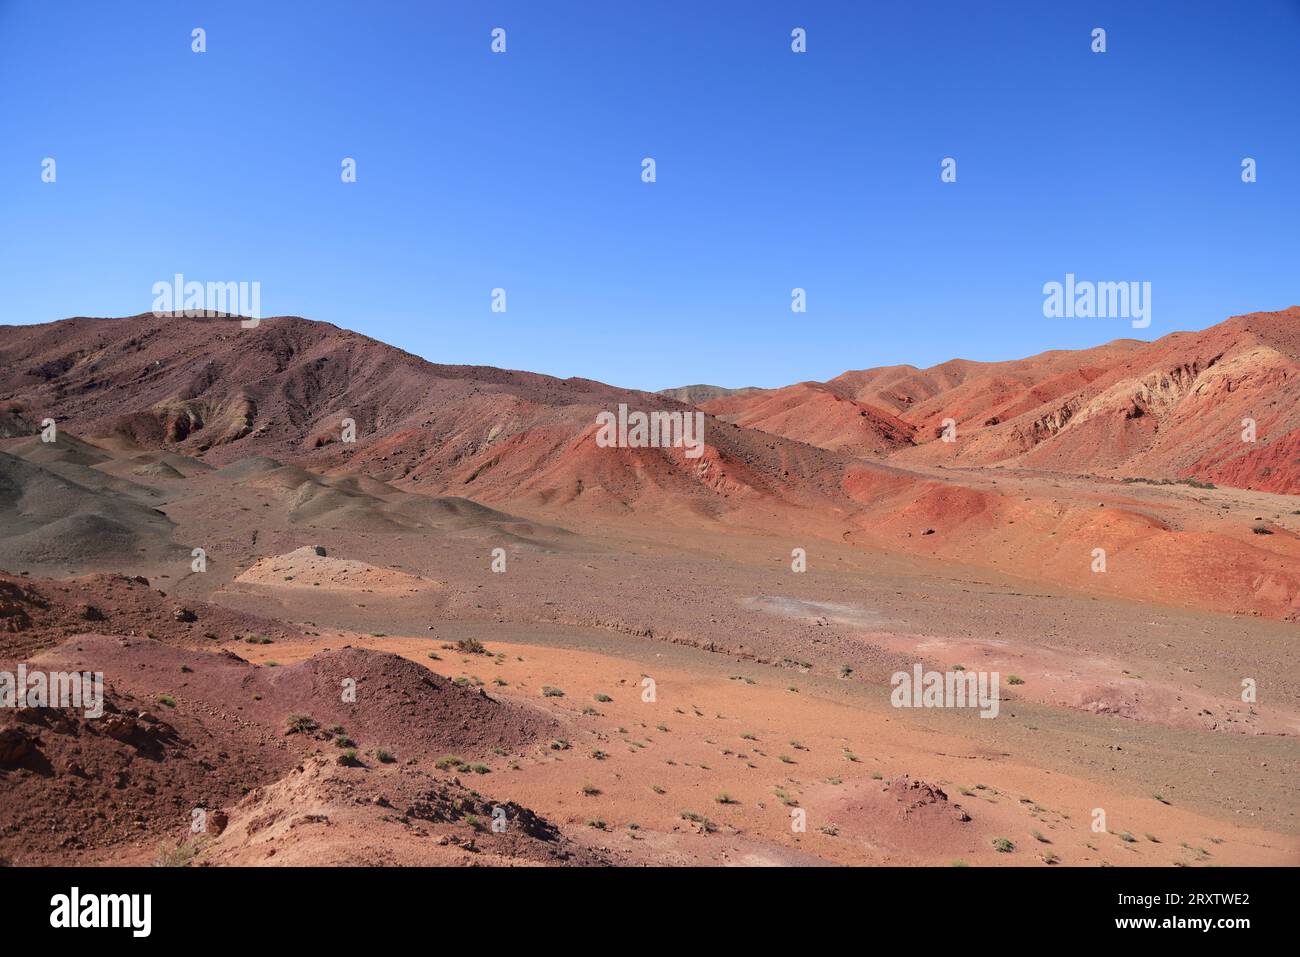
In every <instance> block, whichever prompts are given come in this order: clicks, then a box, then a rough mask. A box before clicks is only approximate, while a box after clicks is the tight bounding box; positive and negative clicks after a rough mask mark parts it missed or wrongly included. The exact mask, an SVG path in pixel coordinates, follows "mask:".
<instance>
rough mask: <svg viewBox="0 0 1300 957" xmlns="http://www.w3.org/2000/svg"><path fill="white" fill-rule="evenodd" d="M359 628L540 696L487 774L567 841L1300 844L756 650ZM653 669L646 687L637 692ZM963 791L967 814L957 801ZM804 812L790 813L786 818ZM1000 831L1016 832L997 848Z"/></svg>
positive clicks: (1131, 857)
mask: <svg viewBox="0 0 1300 957" xmlns="http://www.w3.org/2000/svg"><path fill="white" fill-rule="evenodd" d="M348 637H349V636H345V635H335V636H323V637H322V639H320V640H321V641H324V642H325V643H326V644H329V643H331V642H332V641H337V640H345V639H346V638H348ZM352 640H356V638H355V636H352ZM365 643H366V645H367V646H370V647H375V648H379V649H383V650H386V651H393V652H396V653H398V654H401V655H403V656H407V657H409V658H411V659H412V660H414V661H419V662H420V663H422V664H425V665H427V666H428V667H430V668H432V669H433V670H435V671H437V672H439V673H441V674H443V675H446V676H447V677H450V678H453V679H454V678H468V679H469V680H470V681H471V682H474V683H477V682H478V681H480V680H481V681H483V682H485V684H486V685H487V686H488V687H489V688H491V690H492V693H493V694H494V695H497V696H500V697H502V698H504V699H506V700H512V699H516V700H519V701H521V702H528V703H531V704H537V703H539V702H541V703H544V704H546V705H548V706H549V707H550V709H551V710H552V711H553V712H554V714H555V715H556V716H557V718H558V719H560V720H561V721H562V722H564V723H565V724H566V725H567V726H568V727H569V728H570V729H571V730H570V731H569V732H568V736H567V737H566V738H564V739H563V741H564V745H563V749H562V750H560V749H553V750H552V751H551V752H550V753H545V754H544V755H543V756H542V757H541V758H534V759H518V760H516V761H513V762H505V763H502V764H500V765H498V766H495V767H493V770H492V785H493V787H494V789H495V791H496V792H497V793H500V794H507V795H509V796H510V797H511V798H512V799H514V800H517V801H519V802H520V803H524V804H527V805H528V806H530V807H533V808H535V809H537V810H538V811H539V812H540V813H543V814H545V815H546V816H548V817H549V818H551V819H552V820H556V821H559V822H563V824H565V825H567V826H569V827H571V828H573V831H572V832H571V833H574V834H575V835H577V839H579V840H585V842H587V843H590V844H591V845H592V846H594V847H599V848H602V849H612V850H617V851H620V852H623V853H625V854H628V855H630V856H631V857H632V858H633V859H635V860H639V861H645V862H653V863H714V864H797V863H807V862H811V861H812V860H814V859H817V860H822V861H828V862H833V863H839V864H897V863H908V864H928V865H945V864H952V863H954V862H957V861H963V862H965V863H968V864H987V865H1040V866H1041V865H1043V864H1045V863H1048V862H1049V861H1050V862H1051V863H1061V864H1081V865H1100V864H1105V865H1126V864H1142V865H1194V864H1204V863H1217V864H1279V865H1280V864H1296V863H1300V839H1297V838H1296V837H1295V836H1294V835H1284V834H1280V833H1277V832H1274V831H1269V830H1267V829H1262V828H1260V827H1258V826H1252V824H1253V822H1250V821H1249V820H1248V819H1247V820H1245V821H1240V820H1239V821H1229V820H1225V819H1223V818H1222V817H1218V818H1216V817H1213V816H1207V815H1204V814H1199V813H1196V812H1195V811H1191V810H1188V809H1184V808H1182V807H1179V806H1177V805H1176V804H1171V803H1165V802H1163V801H1161V800H1158V799H1156V798H1155V797H1153V796H1152V795H1151V794H1145V793H1141V792H1138V791H1136V789H1135V788H1134V787H1133V786H1131V785H1130V786H1124V785H1123V784H1120V783H1115V784H1112V783H1102V782H1099V781H1097V780H1095V779H1091V780H1090V779H1089V778H1087V777H1083V776H1078V775H1070V774H1065V773H1059V772H1053V771H1051V770H1046V769H1043V768H1041V767H1037V766H1035V765H1034V764H1033V763H1032V762H1033V758H1034V754H1033V752H1032V751H1031V750H1025V751H1023V752H1022V751H1021V750H1020V749H1018V748H1017V749H1016V751H1014V752H1005V751H998V750H994V749H990V748H988V747H987V746H984V745H983V744H981V743H980V742H976V741H972V740H970V739H968V738H965V737H963V736H961V735H957V734H952V733H947V732H945V731H937V730H933V729H928V728H924V727H916V726H913V725H912V723H911V722H910V721H909V720H908V716H907V715H906V714H905V713H903V712H899V711H896V710H893V709H889V708H888V707H885V708H881V707H880V706H879V704H878V703H875V704H872V703H866V702H862V701H860V700H843V696H841V695H833V694H826V693H824V692H823V691H822V690H821V689H818V688H815V687H808V686H804V687H798V685H799V684H800V682H799V681H798V680H797V679H795V680H792V681H790V682H788V683H787V682H786V681H779V680H776V679H778V678H779V677H780V676H778V675H774V674H773V673H772V669H770V668H762V667H756V666H754V665H753V664H751V663H745V662H737V663H733V664H732V665H731V666H730V668H728V669H727V670H728V671H729V672H730V673H728V674H723V673H721V672H720V671H719V670H718V668H717V663H716V662H709V664H708V665H706V666H705V667H702V668H700V667H697V668H690V667H687V666H688V665H689V664H690V663H691V659H694V658H696V657H697V656H698V655H699V653H698V652H689V651H686V650H683V649H678V650H677V652H676V654H674V655H662V654H659V653H654V652H651V651H649V650H648V649H646V648H644V647H639V648H637V649H636V651H637V652H638V653H636V654H634V655H633V656H631V657H624V656H622V655H618V654H613V653H605V654H598V653H595V652H592V651H578V650H573V649H567V648H557V647H554V646H543V645H536V644H522V643H516V642H514V641H509V642H501V643H495V642H491V641H487V642H486V646H487V649H488V651H490V652H499V653H500V655H499V657H484V656H465V655H461V654H458V653H457V652H455V651H454V650H448V649H445V648H442V644H444V643H443V642H439V641H437V640H430V639H420V638H368V639H365ZM319 647H320V645H319V644H317V643H315V642H313V643H312V644H297V645H283V644H282V645H277V646H276V647H275V648H274V649H273V650H271V649H266V648H259V649H256V650H254V651H253V652H252V654H251V656H250V657H252V659H253V660H258V658H269V657H270V656H271V655H272V654H274V656H275V658H276V659H277V660H279V661H281V662H284V661H292V660H296V659H298V658H300V657H307V656H309V655H311V654H312V653H313V652H314V651H316V650H318V649H319ZM434 649H439V650H434ZM431 650H433V653H434V654H436V655H438V656H439V659H438V660H431V659H430V658H429V654H430V651H431ZM665 658H670V659H671V661H666V660H664V659H665ZM646 678H650V679H652V680H653V683H654V684H653V688H654V700H653V701H647V700H645V696H646V687H645V685H644V682H645V680H646ZM544 688H558V689H559V690H562V691H563V692H564V694H563V697H559V696H554V697H548V696H546V695H545V694H544V692H543V689H544ZM792 688H797V690H791V689H792ZM606 698H608V699H609V700H605V699H606ZM837 699H838V700H837ZM902 778H907V779H910V780H912V781H922V782H926V783H928V784H930V785H933V786H935V787H937V788H939V789H941V790H942V791H944V792H945V794H946V800H938V801H935V802H933V803H928V804H922V805H920V806H918V807H912V804H913V803H914V802H913V799H911V798H910V797H907V796H906V795H905V796H904V797H902V798H900V797H898V796H896V795H895V794H894V793H892V792H891V790H890V785H891V784H895V783H896V782H898V781H899V780H900V779H902ZM1165 800H1166V801H1168V800H1169V798H1167V797H1166V798H1165ZM958 807H959V808H960V809H961V811H964V812H965V814H966V815H967V816H969V818H970V820H968V821H961V820H959V817H960V816H961V815H960V814H959V812H958V811H957V810H956V809H957V808H958ZM1097 809H1101V810H1102V811H1103V812H1104V814H1105V818H1104V821H1105V827H1104V828H1103V829H1102V831H1101V832H1100V833H1097V832H1094V831H1093V829H1092V823H1093V821H1094V814H1095V812H1096V810H1097ZM797 811H802V812H804V814H803V815H802V821H797V820H796V818H795V817H792V812H797ZM684 815H685V816H684ZM697 816H698V818H700V819H702V820H699V819H697ZM800 823H801V824H802V828H803V829H802V830H800V829H799V827H798V824H800ZM584 827H585V828H586V829H587V830H588V831H589V832H590V833H589V834H587V835H586V836H585V838H584V837H583V836H582V829H583V828H584ZM1003 837H1004V838H1007V839H1008V840H1010V841H1011V842H1012V843H1013V844H1014V845H1015V849H1014V850H1012V851H1010V852H999V851H997V850H995V848H994V844H993V842H994V840H995V839H996V838H1003ZM1130 837H1132V838H1135V839H1134V840H1132V841H1130V840H1129V838H1130Z"/></svg>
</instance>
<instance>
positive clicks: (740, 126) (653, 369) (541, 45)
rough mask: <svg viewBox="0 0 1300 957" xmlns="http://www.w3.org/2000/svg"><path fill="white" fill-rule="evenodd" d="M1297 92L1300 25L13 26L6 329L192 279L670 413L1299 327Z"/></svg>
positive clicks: (1277, 5)
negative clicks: (1081, 314)
mask: <svg viewBox="0 0 1300 957" xmlns="http://www.w3.org/2000/svg"><path fill="white" fill-rule="evenodd" d="M123 11H129V12H123ZM196 26H201V27H204V28H205V29H206V30H207V43H208V51H207V52H206V53H204V54H201V55H199V54H194V53H192V52H191V50H190V43H191V40H190V31H191V29H192V28H193V27H196ZM498 26H499V27H503V28H505V29H506V31H507V46H508V50H507V52H506V53H505V54H504V55H494V54H493V53H491V51H490V50H489V42H490V36H489V34H490V31H491V30H492V28H493V27H498ZM796 26H802V27H805V28H806V29H807V31H808V48H809V49H808V53H806V54H804V55H796V54H794V53H792V52H791V51H790V36H789V35H790V30H791V29H792V28H793V27H796ZM1097 26H1100V27H1104V28H1105V29H1106V30H1107V45H1108V52H1106V53H1105V54H1093V53H1092V52H1090V42H1091V41H1090V32H1091V30H1092V28H1094V27H1097ZM1298 80H1300V0H1242V2H1234V3H1228V2H1199V0H1186V2H1184V0H1177V2H1174V0H1169V2H1140V3H1138V2H1131V0H1124V2H1113V3H1105V2H1091V3H1083V2H1078V3H1075V2H1061V0H1052V2H1025V3H997V2H990V3H983V2H981V3H975V2H968V0H952V2H923V0H907V2H901V0H900V2H891V3H866V2H843V3H841V2H829V0H818V2H803V3H800V2H756V0H735V2H715V0H711V2H707V3H705V2H689V3H688V2H685V0H680V2H678V0H655V2H647V3H633V2H564V0H550V2H539V0H527V2H518V3H490V2H468V0H466V2H422V0H405V2H379V0H366V2H364V3H360V2H346V3H344V2H337V0H317V2H311V3H270V2H246V0H221V2H216V0H212V2H197V0H186V2H178V0H160V2H131V3H106V2H103V0H93V2H92V0H86V2H62V0H0V227H3V228H0V288H2V289H3V292H4V294H3V296H2V297H0V323H28V322H44V321H48V320H52V319H57V318H62V317H65V316H70V315H120V314H127V313H136V312H143V311H147V310H148V309H149V308H151V305H152V294H151V291H150V290H151V287H152V285H153V283H155V282H157V281H160V280H168V279H170V277H171V276H172V275H173V274H174V273H176V272H181V273H184V274H185V275H186V277H187V278H189V279H198V280H201V281H208V280H213V281H217V280H220V281H226V280H235V281H238V280H245V281H258V282H260V283H261V285H262V314H263V315H275V314H280V313H294V314H299V315H303V316H307V317H309V318H314V319H323V320H327V321H329V322H333V323H336V324H338V325H340V326H345V327H348V328H352V329H355V330H358V331H360V332H363V333H365V334H367V335H370V336H374V337H375V338H378V339H382V340H384V341H386V342H389V343H393V344H395V345H398V346H401V347H402V348H405V349H408V350H410V351H412V352H415V353H417V354H419V355H423V356H425V357H427V358H429V359H431V360H434V361H438V362H464V363H475V364H489V365H497V366H504V367H507V368H520V369H529V370H533V371H538V372H545V373H549V374H552V375H558V376H570V375H580V376H587V377H590V378H595V379H600V380H603V381H607V382H613V383H616V384H620V385H625V386H632V387H637V388H647V389H654V388H662V387H666V386H671V385H679V384H684V383H690V382H713V383H717V384H721V385H730V386H739V385H749V384H754V385H766V386H772V385H781V384H785V383H789V382H794V381H799V380H802V379H809V378H817V379H822V378H828V377H831V376H834V375H837V374H838V373H840V372H842V371H844V370H846V369H853V368H864V367H868V366H874V365H883V364H892V363H899V362H910V363H913V364H915V365H930V364H933V363H936V362H942V361H944V360H946V359H949V358H952V357H954V356H961V357H966V358H973V359H1003V358H1014V357H1019V356H1023V355H1029V354H1032V353H1035V352H1039V351H1042V350H1044V349H1049V348H1074V347H1080V346H1085V345H1091V344H1095V343H1098V342H1104V341H1107V340H1110V339H1113V338H1118V337H1123V336H1137V337H1142V338H1156V337H1158V336H1160V335H1164V334H1165V333H1167V332H1170V331H1173V330H1175V329H1195V328H1201V327H1204V326H1206V325H1210V324H1212V323H1215V322H1218V321H1220V320H1221V319H1223V318H1225V317H1227V316H1228V315H1231V314H1234V313H1239V312H1248V311H1254V310H1260V309H1277V308H1282V307H1285V306H1289V305H1292V304H1294V303H1296V302H1297V301H1300V286H1298V284H1297V282H1296V280H1297V279H1298V278H1300V82H1297V81H1298ZM47 156H48V157H53V158H55V160H56V162H57V164H58V166H57V172H58V180H57V182H56V183H54V184H52V185H51V184H45V183H42V182H41V178H40V174H41V161H42V160H43V158H45V157H47ZM345 156H351V157H355V158H356V160H357V163H358V182H357V183H356V184H354V185H345V184H343V183H342V182H341V181H340V176H339V173H340V161H341V160H342V158H343V157H345ZM645 156H651V157H654V158H655V160H656V162H657V164H658V182H657V183H655V184H653V185H647V184H645V183H643V182H641V176H640V174H641V166H640V163H641V159H642V158H643V157H645ZM947 156H951V157H954V158H956V159H957V161H958V181H957V183H955V184H944V183H941V182H940V179H939V165H940V161H941V160H942V159H943V158H944V157H947ZM1246 156H1250V157H1254V158H1255V159H1256V160H1257V161H1258V164H1259V167H1258V168H1259V181H1258V182H1257V183H1255V184H1253V185H1245V184H1243V183H1242V182H1241V179H1240V163H1241V160H1242V158H1243V157H1246ZM1067 272H1074V273H1075V274H1076V275H1078V276H1079V277H1080V278H1085V279H1094V280H1107V281H1121V280H1136V281H1149V282H1151V283H1152V300H1153V301H1152V307H1153V322H1152V324H1151V327H1150V328H1148V329H1146V330H1142V331H1140V332H1135V331H1134V330H1133V329H1132V328H1131V327H1130V325H1129V323H1128V322H1127V321H1125V320H1122V319H1045V318H1044V317H1043V313H1042V302H1043V295H1042V287H1043V284H1044V283H1045V282H1049V281H1051V280H1061V279H1063V278H1064V275H1065V273H1067ZM497 286H500V287H504V288H505V289H506V290H507V296H508V300H507V301H508V311H507V312H506V313H505V314H503V315H502V314H495V313H493V312H491V311H490V309H489V302H490V299H489V297H490V291H491V289H492V288H493V287H497ZM795 286H801V287H804V288H806V289H807V291H808V312H807V313H806V314H803V315H797V314H794V313H792V312H791V311H790V290H791V288H792V287H795Z"/></svg>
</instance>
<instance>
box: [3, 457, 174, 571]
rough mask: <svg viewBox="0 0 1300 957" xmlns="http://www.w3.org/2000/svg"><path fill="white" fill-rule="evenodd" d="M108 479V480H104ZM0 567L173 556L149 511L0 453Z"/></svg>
mask: <svg viewBox="0 0 1300 957" xmlns="http://www.w3.org/2000/svg"><path fill="white" fill-rule="evenodd" d="M104 478H105V479H106V480H108V477H107V476H105V477H104ZM0 527H2V528H3V529H4V530H5V535H4V537H3V538H0V566H2V567H5V568H9V569H12V570H15V571H18V570H23V569H27V568H52V569H59V570H63V569H66V568H88V567H89V568H113V567H120V566H122V565H123V564H130V563H131V562H133V561H141V562H143V561H161V560H163V559H165V558H167V557H175V556H176V555H177V554H178V553H179V552H180V549H178V548H177V547H176V546H175V545H173V544H172V542H171V536H172V528H173V526H172V523H171V522H170V521H168V519H167V517H166V516H165V515H163V514H161V513H160V512H158V511H156V510H155V509H152V508H148V507H146V506H144V505H141V504H138V503H136V502H133V501H130V500H128V499H126V498H124V497H122V496H120V495H117V494H113V493H111V492H107V491H101V490H97V489H93V488H88V487H86V486H84V485H79V484H77V483H75V482H73V481H69V480H68V479H66V478H64V477H62V476H60V475H58V474H56V473H55V472H53V471H51V470H50V469H46V468H43V467H42V466H39V465H35V464H32V463H30V462H26V461H24V460H23V459H20V458H17V457H15V456H12V455H9V454H7V453H4V452H0Z"/></svg>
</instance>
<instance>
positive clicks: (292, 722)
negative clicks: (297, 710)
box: [285, 714, 320, 734]
mask: <svg viewBox="0 0 1300 957" xmlns="http://www.w3.org/2000/svg"><path fill="white" fill-rule="evenodd" d="M319 727H320V724H319V723H318V722H317V721H316V719H315V718H313V717H312V716H311V715H309V714H291V715H289V727H288V728H287V729H286V730H285V734H311V733H312V732H313V731H315V730H316V729H317V728H319Z"/></svg>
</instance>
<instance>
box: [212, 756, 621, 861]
mask: <svg viewBox="0 0 1300 957" xmlns="http://www.w3.org/2000/svg"><path fill="white" fill-rule="evenodd" d="M494 822H497V823H496V829H494V827H493V823H494ZM199 860H200V862H201V863H204V864H223V865H230V864H234V865H252V864H274V865H279V866H289V865H312V866H342V865H428V864H463V863H472V864H548V865H593V864H605V863H611V861H610V859H609V858H608V857H606V856H603V855H600V854H597V853H595V852H592V851H590V850H587V849H586V848H583V847H581V846H579V845H576V844H574V843H573V842H572V841H570V840H568V839H567V838H565V837H563V836H562V835H561V834H560V832H559V830H558V829H557V828H556V827H555V826H554V825H553V824H551V823H550V822H549V821H547V820H545V819H544V818H542V817H540V816H539V815H537V814H535V813H533V812H532V811H531V810H529V809H528V808H526V807H524V806H522V805H520V804H517V803H515V802H513V801H495V800H492V799H490V798H487V797H484V796H483V795H481V794H479V793H478V792H477V791H474V790H471V789H470V788H468V787H466V786H465V785H464V784H462V783H461V782H460V781H459V780H458V779H455V778H452V779H446V778H441V777H438V776H435V775H431V774H429V773H427V772H425V771H422V770H412V771H409V772H407V773H401V774H389V775H384V776H383V777H381V778H378V779H375V778H374V775H373V773H372V772H371V771H369V770H367V769H363V768H353V767H346V766H340V765H339V764H338V763H337V762H336V761H332V760H329V759H327V758H325V757H310V758H307V759H306V760H304V761H303V762H302V763H301V764H299V765H298V766H297V767H296V768H294V769H293V770H291V771H290V772H289V774H287V775H286V776H285V777H284V778H283V779H281V780H278V781H275V782H274V783H272V784H269V785H266V786H264V787H260V788H257V789H255V790H254V791H252V792H250V793H249V794H248V795H247V796H246V797H245V798H244V799H243V800H241V801H240V802H239V803H238V804H237V805H235V806H234V807H233V808H231V810H230V823H229V826H228V827H227V828H226V829H225V830H224V831H223V832H222V833H221V834H220V835H218V836H217V837H215V838H214V839H213V840H212V841H211V842H210V843H209V844H207V845H206V846H204V847H202V849H201V856H200V858H199Z"/></svg>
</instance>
